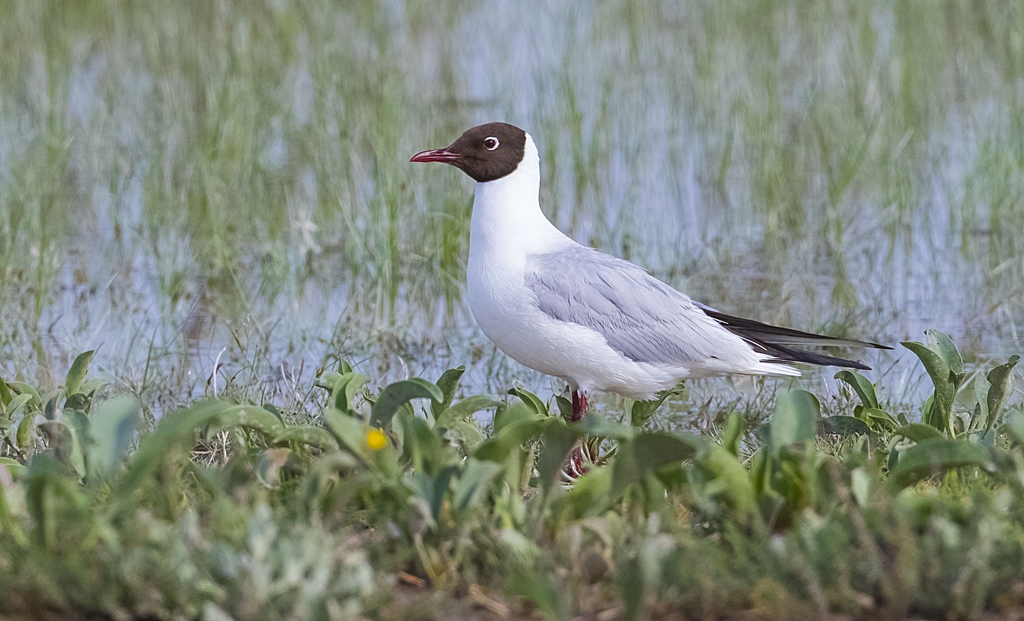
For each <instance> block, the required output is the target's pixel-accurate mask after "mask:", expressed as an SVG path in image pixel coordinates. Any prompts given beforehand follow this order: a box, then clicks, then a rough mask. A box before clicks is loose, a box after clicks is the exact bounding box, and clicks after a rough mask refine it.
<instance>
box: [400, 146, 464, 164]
mask: <svg viewBox="0 0 1024 621" xmlns="http://www.w3.org/2000/svg"><path fill="white" fill-rule="evenodd" d="M458 159H462V154H461V153H455V152H453V151H449V150H448V149H447V148H444V149H434V150H432V151H421V152H419V153H417V154H416V155H414V156H412V159H411V160H409V161H410V162H445V163H449V164H450V163H451V162H454V161H455V160H458Z"/></svg>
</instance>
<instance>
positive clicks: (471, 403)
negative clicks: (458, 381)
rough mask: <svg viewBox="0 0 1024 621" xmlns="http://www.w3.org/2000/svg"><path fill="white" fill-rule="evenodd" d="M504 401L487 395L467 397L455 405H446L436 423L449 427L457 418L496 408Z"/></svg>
mask: <svg viewBox="0 0 1024 621" xmlns="http://www.w3.org/2000/svg"><path fill="white" fill-rule="evenodd" d="M502 403H503V402H502V401H500V400H498V399H494V398H492V397H488V396H487V395H473V396H472V397H466V398H465V399H463V400H462V401H459V402H458V403H456V404H455V405H449V406H447V407H445V409H444V410H443V411H442V412H441V415H440V416H438V417H437V418H436V419H435V423H434V424H435V425H436V426H438V427H449V426H451V424H452V423H454V422H455V421H457V420H462V419H464V418H468V417H470V416H472V415H473V414H476V413H477V412H479V411H480V410H489V409H491V408H496V407H498V406H500V405H502Z"/></svg>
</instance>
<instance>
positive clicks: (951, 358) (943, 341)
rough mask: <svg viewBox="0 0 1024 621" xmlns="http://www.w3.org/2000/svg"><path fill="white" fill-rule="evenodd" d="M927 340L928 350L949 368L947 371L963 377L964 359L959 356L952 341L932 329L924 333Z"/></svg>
mask: <svg viewBox="0 0 1024 621" xmlns="http://www.w3.org/2000/svg"><path fill="white" fill-rule="evenodd" d="M924 335H925V337H927V340H928V349H930V350H932V351H933V352H935V353H937V354H938V355H939V356H940V357H942V360H943V361H944V362H945V363H946V366H948V367H949V370H950V371H952V372H953V373H955V374H957V375H963V372H964V359H963V358H962V357H961V356H960V352H959V351H958V350H957V348H956V345H954V344H953V340H952V339H950V338H949V337H948V336H946V335H945V334H943V333H942V332H939V331H938V330H936V329H934V328H929V329H927V330H925V331H924Z"/></svg>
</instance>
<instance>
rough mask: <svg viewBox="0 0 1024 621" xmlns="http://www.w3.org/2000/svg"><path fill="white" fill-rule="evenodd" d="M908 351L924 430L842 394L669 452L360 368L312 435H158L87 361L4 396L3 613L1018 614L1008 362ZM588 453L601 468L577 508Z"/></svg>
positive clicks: (853, 389)
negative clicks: (579, 460) (920, 374)
mask: <svg viewBox="0 0 1024 621" xmlns="http://www.w3.org/2000/svg"><path fill="white" fill-rule="evenodd" d="M905 347H906V348H907V349H909V350H911V351H913V352H914V354H915V355H916V356H917V357H919V358H920V360H921V362H922V365H923V366H924V368H925V369H926V371H927V373H928V375H929V376H930V377H932V378H933V385H932V388H933V390H934V394H933V395H932V396H931V397H929V399H928V400H927V401H926V402H925V403H924V404H923V405H922V406H921V407H922V410H923V412H924V415H923V421H924V422H913V421H914V419H913V418H912V417H913V416H914V415H913V414H911V413H909V412H907V411H902V410H895V409H889V410H887V409H883V408H884V405H883V404H884V403H885V401H884V395H879V394H878V393H876V390H875V387H874V386H873V385H872V384H871V383H870V382H869V381H868V380H867V379H866V378H864V377H863V376H861V375H859V374H856V373H853V372H850V371H843V372H841V373H840V374H838V375H837V378H838V379H840V380H842V382H843V383H844V386H846V387H847V390H845V391H844V394H845V395H846V396H845V397H844V402H843V404H842V406H841V407H840V408H839V412H838V413H837V414H835V415H832V416H827V417H822V413H821V407H820V405H819V402H818V399H817V398H816V397H815V396H814V395H812V394H811V393H809V392H806V391H802V390H792V391H788V392H784V393H780V394H779V396H778V398H777V401H776V405H775V411H774V414H773V416H772V417H771V419H770V421H769V422H767V423H764V422H761V421H758V420H756V419H751V418H750V417H748V416H745V415H744V414H742V413H739V412H733V413H731V414H729V415H728V416H727V418H726V421H725V423H724V424H723V425H722V427H721V428H720V429H719V430H718V433H717V434H715V435H716V436H717V437H716V438H715V439H712V438H709V437H708V436H706V435H701V434H695V433H689V432H682V431H676V432H670V431H663V430H659V429H658V426H657V425H658V423H657V422H656V421H657V409H658V408H659V407H660V406H661V405H662V402H661V400H659V401H655V402H629V403H627V405H626V408H625V412H624V415H625V423H626V424H623V423H620V422H616V420H614V419H613V418H608V417H605V416H601V415H599V414H592V415H591V416H590V417H588V418H587V419H585V420H584V421H583V422H582V423H567V422H566V421H567V420H568V417H569V415H570V409H571V408H570V406H569V405H568V403H566V402H565V400H564V399H562V398H560V397H559V398H556V399H555V402H554V403H551V404H546V403H544V402H543V401H541V400H540V399H538V398H537V397H536V396H535V395H533V394H531V393H529V392H526V391H523V390H521V389H517V390H515V391H510V395H509V396H508V397H506V398H505V399H501V400H495V399H494V398H492V397H487V396H482V395H463V394H462V391H461V389H460V380H461V377H462V375H463V373H464V371H465V369H463V368H458V369H452V370H449V371H447V372H445V373H444V374H443V375H442V376H441V377H440V378H439V379H438V380H437V382H436V383H432V382H428V381H425V380H422V379H416V378H414V379H410V380H403V381H399V382H395V383H392V384H389V385H387V386H386V387H384V388H383V389H382V390H381V391H380V392H378V393H371V392H370V391H369V390H367V384H368V383H369V382H370V378H369V377H368V376H366V375H363V374H361V373H358V372H356V371H354V370H353V369H352V368H351V367H350V366H348V365H346V364H344V363H342V364H341V365H340V366H339V367H338V368H337V370H333V371H326V372H323V373H321V374H320V376H319V378H318V380H317V387H318V388H317V390H318V391H319V392H318V394H317V396H316V398H315V401H316V403H318V404H319V405H318V407H317V408H315V409H313V410H311V411H305V412H301V411H290V410H287V409H286V410H283V411H282V410H279V409H278V408H277V407H275V406H274V405H272V404H270V403H265V404H263V405H262V406H260V405H256V404H252V405H247V404H245V403H242V404H239V403H237V402H235V401H231V400H208V401H203V402H200V403H197V404H195V405H193V406H191V407H188V408H184V409H180V410H177V411H174V412H171V413H169V414H167V415H166V416H164V417H163V418H162V420H160V421H159V422H155V423H154V422H152V421H149V420H147V419H146V416H145V414H144V410H142V409H141V408H140V407H139V403H138V401H137V400H135V399H134V398H131V397H125V396H118V397H113V398H111V397H107V396H106V395H107V394H108V393H109V392H110V391H111V387H110V386H107V385H105V384H104V383H103V382H101V381H98V380H95V379H90V378H89V377H88V375H87V372H88V365H89V363H90V361H91V358H92V352H87V353H85V354H82V355H80V356H79V357H78V358H77V359H76V361H75V363H74V364H73V365H72V369H71V371H70V372H69V373H68V375H67V378H66V379H65V380H64V382H63V385H62V386H61V387H59V388H57V389H53V390H49V391H44V392H40V391H39V390H37V389H35V388H33V387H31V386H29V385H27V384H21V383H17V382H4V383H2V384H0V404H2V406H3V413H2V415H0V429H3V432H4V437H3V445H2V449H0V450H2V452H3V453H4V456H2V457H0V461H2V463H0V593H2V594H3V598H2V600H0V601H2V602H3V603H2V604H0V612H3V613H4V614H8V615H14V616H15V617H26V618H28V617H32V618H39V617H40V616H43V617H54V618H56V617H61V618H67V616H68V615H71V616H72V617H74V618H157V619H165V618H166V619H190V618H200V617H202V618H204V619H221V618H224V619H226V618H235V619H257V618H258V619H276V618H282V619H284V618H288V619H333V618H338V619H342V618H354V617H368V618H383V619H408V618H435V617H436V618H450V617H451V616H452V615H457V616H467V615H471V616H473V617H474V618H476V617H480V618H493V617H494V616H495V615H497V616H500V615H501V614H504V615H506V616H507V615H509V614H511V615H513V616H515V617H516V618H519V617H531V618H537V617H542V618H552V619H555V618H565V617H566V616H568V615H570V614H571V615H576V614H583V615H594V614H599V613H600V614H601V615H602V616H603V618H604V617H605V616H607V618H625V619H637V618H648V617H649V616H653V617H656V618H658V617H662V616H665V615H668V616H673V615H682V616H683V617H685V618H689V617H692V616H699V617H725V618H731V617H734V616H744V617H748V618H763V619H776V618H777V619H790V618H807V617H809V616H819V617H820V616H827V615H830V614H838V615H844V616H846V617H848V618H857V619H861V618H863V619H868V618H882V617H884V618H903V617H905V616H907V615H911V616H917V617H925V618H976V617H978V616H979V615H981V614H983V613H984V614H1016V613H1017V612H1019V610H1020V609H1021V607H1022V606H1024V599H1022V596H1021V585H1022V584H1024V569H1022V567H1024V522H1022V521H1021V516H1022V515H1024V511H1022V510H1024V486H1022V485H1021V481H1022V480H1024V453H1022V448H1024V410H1022V409H1021V405H1022V404H1021V402H1020V399H1019V396H1017V397H1014V396H1013V394H1014V393H1013V388H1012V385H1013V374H1014V367H1015V365H1016V363H1017V360H1018V357H1013V358H1012V359H1011V360H1009V361H1008V362H1007V363H1005V364H1003V365H998V366H995V367H992V368H989V369H977V370H971V369H969V368H965V367H964V364H963V361H962V358H961V356H960V354H959V352H958V351H957V349H956V348H955V347H954V346H953V344H952V342H951V341H950V340H949V339H948V338H947V337H946V336H945V335H943V334H941V333H938V332H930V333H929V334H928V339H927V342H926V343H924V344H919V343H907V344H905ZM511 392H515V395H514V396H513V395H512V394H511ZM1008 400H1009V402H1008ZM854 404H856V405H854ZM491 410H493V411H494V416H493V421H492V423H490V424H488V425H487V426H486V427H482V426H481V425H480V423H479V422H478V419H477V417H476V416H475V414H476V413H477V412H480V411H491ZM577 441H582V442H583V444H584V446H585V447H586V450H585V454H587V455H589V456H590V458H591V459H592V460H593V462H594V465H591V466H590V471H589V472H588V473H587V474H586V475H584V476H582V477H581V478H579V479H577V480H576V481H575V482H574V483H573V484H572V485H566V484H565V483H563V474H562V468H563V464H564V463H565V460H566V457H567V455H568V454H569V451H570V450H571V448H572V447H573V445H574V443H575V442H577ZM495 611H497V612H495Z"/></svg>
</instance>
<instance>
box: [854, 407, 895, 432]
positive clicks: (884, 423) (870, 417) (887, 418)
mask: <svg viewBox="0 0 1024 621" xmlns="http://www.w3.org/2000/svg"><path fill="white" fill-rule="evenodd" d="M860 418H862V419H863V420H864V421H865V422H866V423H867V424H868V427H871V428H872V429H877V428H881V429H884V430H888V431H891V430H893V429H895V428H897V427H899V425H900V423H899V421H898V420H896V419H895V418H893V417H892V414H890V413H888V412H886V411H885V410H881V409H877V408H861V411H860Z"/></svg>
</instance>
